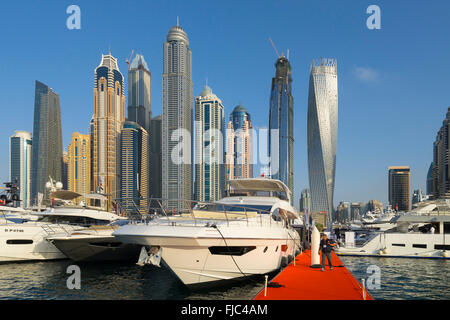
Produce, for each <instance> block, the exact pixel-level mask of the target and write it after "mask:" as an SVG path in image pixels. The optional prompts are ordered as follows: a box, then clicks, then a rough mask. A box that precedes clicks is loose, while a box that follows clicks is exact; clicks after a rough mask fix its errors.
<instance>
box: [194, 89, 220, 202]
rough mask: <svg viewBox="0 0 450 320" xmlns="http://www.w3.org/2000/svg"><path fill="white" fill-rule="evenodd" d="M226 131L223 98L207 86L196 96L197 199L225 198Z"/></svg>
mask: <svg viewBox="0 0 450 320" xmlns="http://www.w3.org/2000/svg"><path fill="white" fill-rule="evenodd" d="M224 134H225V113H224V107H223V105H222V101H221V100H220V99H219V98H218V97H217V96H216V95H215V94H214V93H213V92H212V91H211V88H209V87H208V86H205V89H204V90H203V92H202V93H201V94H200V96H198V97H196V98H195V200H198V201H217V200H219V199H221V198H222V197H223V194H224V187H225V171H224V153H225V144H224V141H223V137H224Z"/></svg>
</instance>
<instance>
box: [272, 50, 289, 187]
mask: <svg viewBox="0 0 450 320" xmlns="http://www.w3.org/2000/svg"><path fill="white" fill-rule="evenodd" d="M275 68H276V72H275V77H274V78H272V88H271V95H270V110H269V156H270V176H271V177H272V178H273V179H279V180H281V181H282V182H284V184H285V185H286V186H288V187H289V190H291V192H292V193H293V192H294V99H293V98H292V90H291V83H292V76H291V65H290V63H289V61H288V59H286V58H285V57H284V56H282V57H280V58H278V60H277V62H276V63H275ZM273 130H276V131H275V132H277V133H278V134H277V135H274V136H273V135H272V132H273ZM274 140H275V141H274Z"/></svg>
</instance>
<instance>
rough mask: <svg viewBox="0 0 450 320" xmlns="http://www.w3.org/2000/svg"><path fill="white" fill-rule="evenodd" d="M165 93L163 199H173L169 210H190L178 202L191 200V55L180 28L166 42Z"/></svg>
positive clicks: (186, 40)
mask: <svg viewBox="0 0 450 320" xmlns="http://www.w3.org/2000/svg"><path fill="white" fill-rule="evenodd" d="M162 90H163V92H162V97H163V107H162V109H163V116H162V157H163V159H162V197H163V198H164V199H174V200H172V201H165V202H164V205H165V206H166V207H168V209H169V210H172V211H181V210H187V209H188V206H189V204H188V203H187V202H186V201H179V200H191V199H192V173H193V172H192V133H193V132H192V111H193V110H192V109H193V83H192V53H191V49H190V48H189V39H188V37H187V34H186V32H185V31H184V30H183V29H182V28H181V27H180V26H178V25H177V26H174V27H172V28H171V29H170V30H169V33H168V34H167V38H166V42H164V71H163V76H162ZM177 199H178V201H177Z"/></svg>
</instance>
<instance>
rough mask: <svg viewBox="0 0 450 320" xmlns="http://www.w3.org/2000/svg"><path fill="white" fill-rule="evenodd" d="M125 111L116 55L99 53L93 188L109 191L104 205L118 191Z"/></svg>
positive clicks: (110, 206) (95, 74) (95, 100)
mask: <svg viewBox="0 0 450 320" xmlns="http://www.w3.org/2000/svg"><path fill="white" fill-rule="evenodd" d="M124 113H125V94H124V79H123V75H122V73H120V70H119V66H118V65H117V59H116V58H114V57H113V56H112V55H111V54H107V55H102V60H101V62H100V65H99V66H98V67H97V68H96V69H95V73H94V116H93V143H92V145H93V148H92V151H93V152H92V157H93V161H92V165H93V169H92V175H93V177H92V178H93V181H92V183H93V186H92V188H93V190H95V191H100V192H102V193H105V194H107V195H108V202H107V209H112V201H113V200H114V199H115V198H117V197H118V196H119V195H120V189H121V187H120V132H121V130H122V126H123V122H124Z"/></svg>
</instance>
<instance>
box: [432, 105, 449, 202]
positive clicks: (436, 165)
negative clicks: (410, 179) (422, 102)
mask: <svg viewBox="0 0 450 320" xmlns="http://www.w3.org/2000/svg"><path fill="white" fill-rule="evenodd" d="M449 134H450V107H449V108H448V110H447V115H446V117H445V119H444V121H443V122H442V126H441V128H440V129H439V131H438V133H437V135H436V140H435V141H434V143H433V198H434V199H440V198H446V199H449V198H450V171H449V169H448V168H449V166H450V159H449V157H448V153H449V142H450V141H449Z"/></svg>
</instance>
